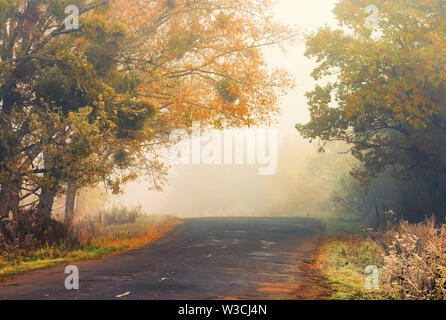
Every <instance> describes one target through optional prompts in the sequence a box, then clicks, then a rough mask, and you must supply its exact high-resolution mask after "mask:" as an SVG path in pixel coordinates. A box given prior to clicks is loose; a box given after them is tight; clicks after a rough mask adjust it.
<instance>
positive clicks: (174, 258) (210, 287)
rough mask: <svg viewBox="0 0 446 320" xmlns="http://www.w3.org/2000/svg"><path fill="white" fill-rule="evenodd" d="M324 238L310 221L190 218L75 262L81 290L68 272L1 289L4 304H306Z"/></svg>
mask: <svg viewBox="0 0 446 320" xmlns="http://www.w3.org/2000/svg"><path fill="white" fill-rule="evenodd" d="M317 232H318V227H317V223H316V222H315V221H313V220H310V219H304V218H204V219H186V220H185V222H184V223H183V224H182V225H180V226H179V227H178V228H177V229H176V230H175V231H174V232H172V233H171V234H169V235H168V236H167V237H165V238H163V239H161V240H159V241H157V242H155V243H153V244H151V245H149V246H147V247H145V248H143V249H141V250H136V251H132V252H127V253H125V254H122V255H117V256H113V257H109V258H105V259H102V260H97V261H88V262H80V263H73V264H74V265H77V266H78V268H79V273H80V277H79V279H80V289H79V290H71V291H69V290H66V289H65V286H64V281H65V277H66V276H67V275H65V274H64V269H65V266H61V267H55V268H51V269H48V270H41V271H35V272H30V273H28V274H25V275H22V276H18V277H16V278H14V279H13V280H11V281H8V282H4V283H0V299H166V300H167V299H168V300H170V299H268V300H269V299H306V298H309V297H308V295H309V294H310V291H311V290H312V289H311V287H312V285H313V284H314V283H313V282H314V281H315V280H314V279H312V277H310V276H309V275H308V273H306V272H304V271H303V270H302V267H303V266H304V265H305V262H304V261H305V259H306V258H308V256H309V255H310V254H311V252H312V250H313V248H314V240H315V238H316V236H317ZM123 294H126V295H124V296H121V295H123ZM117 296H121V297H117Z"/></svg>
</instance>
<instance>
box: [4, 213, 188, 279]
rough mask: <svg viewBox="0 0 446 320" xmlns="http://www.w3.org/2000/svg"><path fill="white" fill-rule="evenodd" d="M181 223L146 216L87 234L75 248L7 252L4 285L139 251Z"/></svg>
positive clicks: (44, 248)
mask: <svg viewBox="0 0 446 320" xmlns="http://www.w3.org/2000/svg"><path fill="white" fill-rule="evenodd" d="M180 223H181V220H180V219H178V218H176V217H171V216H144V217H140V218H138V220H137V221H135V222H134V223H126V224H121V225H116V224H114V225H108V226H105V227H103V228H101V232H100V233H99V232H98V233H97V234H95V235H94V237H91V236H89V235H85V234H83V235H81V236H80V237H79V240H78V241H77V242H76V243H75V244H73V243H70V244H65V243H62V244H60V245H57V246H46V247H43V248H40V249H37V250H33V251H28V250H11V251H5V252H2V253H1V255H0V281H4V280H7V279H8V278H10V277H11V276H13V275H17V274H20V273H24V272H27V271H31V270H37V269H43V268H48V267H53V266H57V265H60V264H64V263H69V262H75V261H85V260H92V259H99V258H103V257H106V256H111V255H115V254H120V253H123V252H126V251H129V250H135V249H139V248H142V247H144V246H145V245H147V244H149V243H152V242H154V241H156V240H158V239H160V238H161V237H163V236H165V235H166V234H167V233H169V232H171V231H172V230H173V229H174V228H175V227H176V226H177V225H178V224H180Z"/></svg>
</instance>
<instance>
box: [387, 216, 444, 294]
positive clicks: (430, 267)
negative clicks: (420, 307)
mask: <svg viewBox="0 0 446 320" xmlns="http://www.w3.org/2000/svg"><path fill="white" fill-rule="evenodd" d="M385 237H386V245H385V249H386V256H385V258H384V280H385V283H387V286H388V290H389V291H390V292H391V293H392V294H393V295H394V296H395V297H396V298H400V299H420V300H426V299H441V300H444V299H446V226H445V225H443V226H441V227H439V228H437V227H436V226H435V221H434V219H430V220H427V221H426V222H425V223H419V224H416V225H410V224H408V223H407V222H403V223H401V225H400V226H399V227H398V228H397V229H396V230H395V231H389V232H387V234H386V235H385Z"/></svg>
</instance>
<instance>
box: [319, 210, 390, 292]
mask: <svg viewBox="0 0 446 320" xmlns="http://www.w3.org/2000/svg"><path fill="white" fill-rule="evenodd" d="M321 220H322V222H323V223H324V224H325V232H324V233H323V234H322V235H321V237H320V239H319V244H318V247H317V250H316V251H315V256H314V257H313V259H312V265H313V267H315V268H316V269H318V270H319V272H320V274H322V276H323V277H324V280H323V286H324V287H325V288H326V289H327V294H326V295H325V296H324V297H323V299H326V300H382V299H387V297H388V295H387V294H386V292H384V291H383V290H374V291H372V290H367V289H366V286H365V280H366V277H367V275H366V274H365V269H366V267H367V266H377V267H378V268H379V271H380V273H381V271H382V268H383V265H384V258H383V257H384V252H383V248H382V246H380V245H379V244H378V243H376V242H375V241H373V240H372V239H370V238H369V235H368V233H367V230H366V228H365V227H364V226H363V225H362V224H361V221H359V220H352V219H343V218H340V217H327V218H324V219H321ZM380 288H381V286H380Z"/></svg>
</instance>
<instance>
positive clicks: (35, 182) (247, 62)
mask: <svg viewBox="0 0 446 320" xmlns="http://www.w3.org/2000/svg"><path fill="white" fill-rule="evenodd" d="M72 5H74V6H76V7H77V8H78V9H79V10H78V11H79V21H78V23H79V25H78V26H79V28H67V23H65V22H66V21H65V20H66V18H67V17H68V14H67V13H66V12H67V11H66V10H65V9H66V8H67V7H68V6H72ZM270 9H271V3H270V2H269V1H257V0H243V1H242V0H224V1H220V0H218V1H217V0H183V1H181V0H175V1H172V0H168V1H166V0H147V1H140V0H128V1H123V0H95V1H92V0H77V1H72V0H70V1H67V0H63V1H62V0H57V1H55V0H14V1H9V0H8V1H0V76H1V77H0V145H1V148H0V187H1V188H0V198H1V199H0V200H1V201H0V203H1V205H0V216H3V217H4V216H6V215H8V213H9V212H13V213H14V214H18V212H19V209H20V207H21V206H22V205H23V202H24V201H25V200H26V199H27V198H29V199H34V198H35V200H34V201H33V202H32V203H29V202H28V203H26V204H27V205H30V204H32V205H36V206H37V208H38V210H39V212H40V214H42V215H47V216H48V215H50V214H51V209H52V205H53V200H54V197H55V196H56V195H58V194H61V193H67V201H69V202H71V204H70V205H69V204H68V203H67V208H69V207H70V206H71V207H72V206H73V201H74V197H75V193H76V191H77V190H78V189H79V188H81V187H83V186H86V185H94V184H96V183H98V182H100V181H102V182H104V183H105V184H106V185H107V186H108V187H110V188H111V189H112V190H113V191H114V192H119V191H120V185H121V184H123V183H126V182H128V181H130V180H133V179H136V177H137V176H138V175H148V176H150V177H151V178H152V180H151V183H152V185H153V186H155V187H159V188H161V187H162V186H163V181H164V177H165V173H166V169H165V166H164V165H163V163H162V162H161V161H160V160H159V159H158V149H159V146H161V145H164V144H165V143H166V142H167V141H168V139H167V138H168V134H169V132H170V131H171V130H172V129H176V128H184V127H189V126H190V125H191V123H192V122H193V121H200V122H202V124H204V125H208V126H213V127H216V128H226V127H240V126H253V125H257V124H262V123H270V122H271V121H274V119H275V116H276V115H277V114H278V107H277V99H278V98H279V97H280V96H281V95H282V94H283V93H284V92H286V90H287V89H288V88H291V87H292V81H291V79H290V77H289V76H288V75H287V73H286V72H284V71H281V70H270V69H268V66H267V64H266V62H265V60H264V58H263V54H262V48H263V47H265V46H269V45H280V44H282V43H283V42H284V41H286V40H288V39H292V38H293V37H294V31H293V30H291V29H289V28H287V27H284V26H282V25H279V24H276V23H274V22H273V21H272V15H271V10H270ZM68 12H69V11H68ZM70 18H72V17H70ZM68 193H70V194H71V196H70V197H68ZM66 213H67V214H68V219H67V223H71V221H72V212H71V213H70V212H66ZM66 218H67V217H66Z"/></svg>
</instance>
